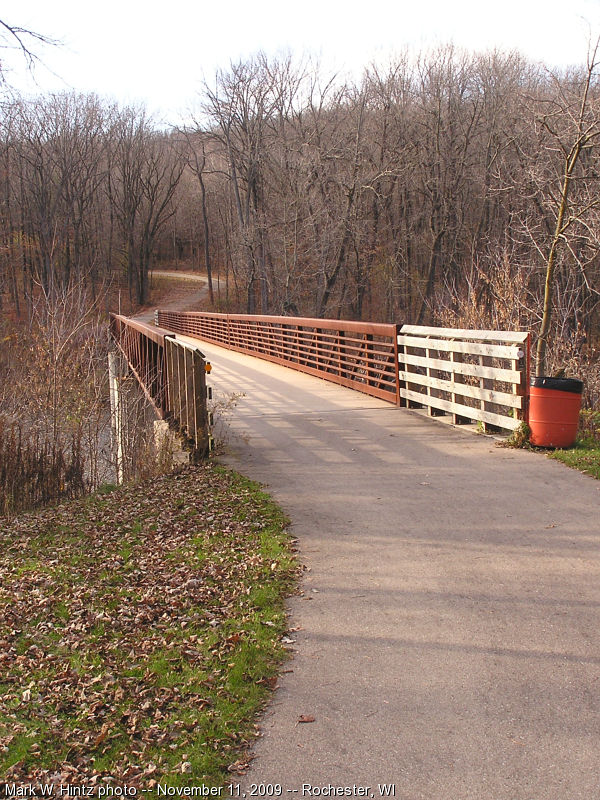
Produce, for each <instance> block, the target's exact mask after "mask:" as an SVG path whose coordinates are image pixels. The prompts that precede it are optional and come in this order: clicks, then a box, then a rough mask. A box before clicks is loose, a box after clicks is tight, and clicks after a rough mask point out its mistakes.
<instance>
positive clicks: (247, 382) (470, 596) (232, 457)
mask: <svg viewBox="0 0 600 800" xmlns="http://www.w3.org/2000/svg"><path fill="white" fill-rule="evenodd" d="M200 347H201V349H202V350H203V352H204V353H205V354H206V356H207V358H209V360H210V361H211V362H212V364H213V371H212V373H211V376H210V382H211V383H212V385H213V387H214V392H215V397H216V405H217V406H218V407H219V408H220V409H221V411H222V415H223V417H224V418H225V422H223V421H221V423H220V424H221V426H222V429H221V432H220V434H219V435H220V437H221V438H223V439H224V440H225V442H226V456H225V460H226V461H227V462H228V463H229V464H231V465H232V466H234V467H236V468H237V469H238V470H240V471H242V472H243V473H245V474H247V475H249V476H250V477H252V478H254V479H257V480H259V481H261V482H263V483H265V484H266V486H267V487H268V491H269V492H270V493H271V494H272V496H273V497H274V498H275V499H276V500H277V501H278V502H279V503H280V504H281V506H282V507H283V508H284V509H285V511H286V512H287V513H288V514H289V516H290V518H291V520H292V533H293V535H294V536H295V537H296V538H297V539H298V542H299V548H300V559H301V561H302V563H303V564H304V565H305V567H306V570H305V573H304V579H303V582H302V594H301V595H300V596H298V597H294V598H292V600H291V602H290V628H291V632H290V634H289V638H290V639H291V640H293V641H292V642H290V643H289V647H290V650H291V651H292V654H293V657H292V659H291V660H290V661H289V663H288V664H287V668H286V671H285V673H284V674H283V675H282V677H281V679H280V681H279V686H278V688H277V690H276V691H275V694H274V696H273V700H272V702H271V703H270V705H269V708H268V710H267V712H266V714H265V716H264V719H263V720H262V724H261V737H260V738H259V739H257V742H256V746H255V749H254V751H253V756H254V760H253V761H252V766H251V768H250V770H249V771H248V773H247V775H246V776H245V777H244V778H243V779H242V780H241V784H240V787H239V792H240V793H241V794H244V793H245V794H246V796H247V797H250V796H255V797H266V796H278V795H279V796H282V797H291V798H294V797H310V796H313V797H314V796H366V797H380V796H385V793H386V791H389V792H390V796H394V797H395V798H401V799H405V800H418V799H419V798H426V799H427V800H466V799H467V798H473V800H578V799H579V798H580V799H581V800H593V798H598V797H600V746H599V745H600V738H599V734H600V713H599V712H600V625H599V621H600V617H599V613H598V611H599V604H600V547H599V545H600V530H599V514H598V509H599V501H600V494H599V491H600V483H598V482H597V481H594V480H593V479H591V478H589V477H587V476H585V475H582V474H580V473H577V472H574V471H571V470H569V469H568V468H566V467H564V466H563V465H561V464H559V463H557V462H554V461H551V460H550V459H548V458H546V457H545V456H544V455H542V454H537V453H531V452H525V451H520V450H508V449H504V448H500V447H498V446H497V443H496V442H495V441H494V440H492V439H490V438H489V437H484V436H477V435H474V434H472V433H466V432H464V431H461V430H460V429H456V428H452V427H450V426H445V425H442V424H440V423H439V422H436V421H434V420H429V419H427V418H423V417H421V416H419V415H417V414H415V413H413V412H410V411H407V410H404V409H397V408H395V407H393V406H390V405H389V404H387V403H384V402H382V401H379V400H375V399H372V398H369V397H367V396H365V395H362V394H360V393H357V392H353V391H351V390H348V389H344V388H340V387H338V386H335V385H334V384H329V383H326V382H324V381H321V380H319V379H317V378H312V377H310V376H306V375H303V374H301V373H297V372H294V371H292V370H289V369H285V368H283V367H278V366H274V365H272V364H269V363H267V362H264V361H260V360H257V359H253V358H249V357H246V356H243V355H240V354H237V353H233V352H230V351H227V350H224V349H222V348H218V347H215V346H213V345H209V344H207V343H204V342H202V343H201V344H200ZM302 717H304V718H308V719H310V718H314V721H313V722H301V721H300V720H301V718H302ZM236 780H237V779H236ZM234 783H235V781H234ZM272 784H277V785H279V786H280V787H281V788H280V789H277V788H276V787H275V788H269V785H272ZM384 784H385V785H387V786H389V785H390V784H392V785H393V787H394V788H393V792H394V794H393V795H392V794H391V792H392V790H391V789H383V788H382V789H380V788H379V787H380V785H384ZM255 787H257V788H255ZM261 787H262V788H261ZM307 787H310V788H307ZM365 787H368V788H365ZM237 791H238V789H235V788H234V793H237ZM279 792H281V794H279Z"/></svg>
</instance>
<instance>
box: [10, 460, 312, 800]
mask: <svg viewBox="0 0 600 800" xmlns="http://www.w3.org/2000/svg"><path fill="white" fill-rule="evenodd" d="M286 524H287V520H286V518H285V516H284V515H283V513H282V512H281V510H280V509H279V508H278V507H277V506H276V505H275V504H274V503H273V502H272V501H271V500H270V498H268V496H267V495H265V494H264V493H263V492H261V491H260V489H259V487H258V486H257V485H256V484H254V483H252V482H251V481H248V480H247V479H245V478H243V477H242V476H239V475H237V474H236V473H233V472H231V471H228V470H225V469H223V468H221V467H219V466H217V465H215V464H212V463H207V464H203V465H200V466H197V467H189V468H187V467H186V468H185V469H183V470H181V471H180V472H178V473H175V474H172V475H169V476H164V477H161V478H158V479H153V481H152V482H149V483H146V484H142V485H139V486H134V487H124V488H119V489H115V490H114V491H108V492H106V493H98V494H96V495H93V496H91V497H88V498H86V499H84V500H80V501H74V502H69V503H64V504H62V505H58V506H55V507H52V508H48V509H45V510H42V511H38V512H35V513H28V514H23V515H21V516H19V517H18V518H16V519H14V520H11V521H4V522H0V574H1V578H2V580H1V585H0V775H2V777H3V780H6V781H13V782H23V783H33V784H35V783H49V782H54V783H62V784H65V783H66V784H72V785H79V784H81V785H83V784H85V785H92V786H93V785H101V784H102V785H105V784H111V782H112V783H113V784H114V785H120V784H126V785H128V786H131V787H136V788H138V789H152V788H153V787H154V786H156V784H157V783H166V784H167V785H168V786H187V785H194V784H197V783H198V782H203V783H207V784H210V785H214V786H217V785H222V784H223V783H224V782H225V781H226V780H227V776H229V777H230V775H231V772H241V771H243V769H244V767H245V765H246V764H247V758H246V757H245V756H244V751H245V748H246V746H247V745H248V743H249V742H250V741H251V740H252V739H253V737H255V736H256V735H257V727H256V724H255V720H256V713H257V711H258V710H259V709H260V708H261V707H262V706H263V705H264V702H265V700H266V697H267V696H268V693H269V691H270V690H272V688H273V686H274V685H275V681H276V675H277V671H278V668H279V666H280V664H281V663H282V661H283V660H284V659H285V657H286V652H287V651H286V649H285V648H284V647H283V645H282V641H281V640H282V636H283V634H284V633H285V632H286V616H285V608H284V598H285V596H286V595H287V594H289V593H290V591H291V590H292V588H293V586H294V582H295V578H296V572H297V568H296V564H295V560H294V556H293V552H292V551H293V545H292V543H291V539H290V537H289V535H288V534H287V533H286V530H285V528H286Z"/></svg>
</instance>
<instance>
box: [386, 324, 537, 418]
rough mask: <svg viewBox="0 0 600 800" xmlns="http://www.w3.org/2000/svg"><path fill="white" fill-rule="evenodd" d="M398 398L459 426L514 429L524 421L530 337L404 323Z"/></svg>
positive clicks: (518, 334)
mask: <svg viewBox="0 0 600 800" xmlns="http://www.w3.org/2000/svg"><path fill="white" fill-rule="evenodd" d="M398 360H399V380H400V390H399V392H400V399H401V402H404V403H405V404H406V405H408V406H410V407H415V406H425V407H426V408H427V410H428V413H429V414H430V415H431V416H438V415H442V414H451V415H452V421H453V422H454V423H455V424H460V423H465V422H473V421H479V422H481V423H482V424H483V427H484V429H485V430H490V429H493V428H503V429H507V430H515V429H516V428H518V427H519V425H520V424H521V422H522V421H523V420H525V419H526V402H527V390H528V384H529V334H528V333H519V332H511V331H478V330H461V329H452V328H428V327H422V326H419V325H403V326H402V328H401V329H400V333H399V336H398Z"/></svg>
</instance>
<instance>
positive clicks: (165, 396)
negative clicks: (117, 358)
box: [110, 314, 211, 455]
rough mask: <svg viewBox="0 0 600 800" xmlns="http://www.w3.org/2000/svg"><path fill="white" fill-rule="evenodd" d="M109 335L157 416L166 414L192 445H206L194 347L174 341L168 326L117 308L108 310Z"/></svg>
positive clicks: (203, 393)
mask: <svg viewBox="0 0 600 800" xmlns="http://www.w3.org/2000/svg"><path fill="white" fill-rule="evenodd" d="M110 332H111V336H112V339H113V341H114V342H115V344H116V345H117V347H118V348H119V350H120V351H121V353H122V354H123V356H124V357H125V359H126V360H127V364H128V366H129V369H130V370H131V371H132V372H133V374H134V375H135V377H136V378H137V380H138V382H139V384H140V386H141V387H142V389H143V391H144V393H145V394H146V397H147V398H148V400H149V401H150V402H151V403H152V405H153V406H154V408H155V410H156V412H157V414H158V416H159V417H160V418H161V419H168V420H169V421H170V422H171V423H173V424H174V425H175V426H176V427H177V428H178V429H179V431H180V432H181V433H182V434H184V435H185V436H186V437H187V438H188V440H189V441H190V443H192V444H193V446H194V447H195V453H196V455H198V454H200V455H202V454H205V453H207V452H208V451H209V449H210V446H211V437H210V424H209V415H208V411H207V407H206V401H207V397H208V391H207V388H206V373H205V369H206V362H205V360H204V355H203V354H202V353H201V352H200V350H199V349H198V348H197V347H191V346H190V345H189V344H187V343H185V342H179V341H176V339H175V336H174V335H173V332H172V331H167V330H164V329H163V328H158V327H154V326H152V325H146V324H144V323H143V322H138V321H137V320H134V319H129V318H128V317H123V316H120V315H119V314H111V315H110Z"/></svg>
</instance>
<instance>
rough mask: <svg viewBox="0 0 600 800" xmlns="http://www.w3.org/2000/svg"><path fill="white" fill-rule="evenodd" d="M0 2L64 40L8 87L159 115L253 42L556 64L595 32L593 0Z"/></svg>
mask: <svg viewBox="0 0 600 800" xmlns="http://www.w3.org/2000/svg"><path fill="white" fill-rule="evenodd" d="M1 9H2V10H1V11H0V18H1V19H2V20H3V21H4V22H7V23H9V24H11V25H19V26H22V27H29V28H31V29H33V30H36V31H38V32H40V33H44V34H46V35H49V36H53V37H56V38H59V39H61V40H62V42H63V46H62V47H61V48H59V49H56V50H52V49H47V48H46V49H45V50H44V52H43V53H42V55H43V59H44V61H45V63H46V64H47V65H48V67H50V69H51V70H52V72H53V73H55V74H54V75H53V74H51V72H49V71H48V70H46V69H44V68H41V67H39V68H38V69H37V70H36V80H37V87H36V86H35V85H32V84H31V82H30V81H29V82H26V78H25V75H26V70H25V68H24V65H23V63H22V60H16V59H15V55H14V54H12V57H10V59H9V66H11V67H12V74H11V75H10V76H9V78H10V80H11V82H12V83H13V85H15V86H18V88H20V89H21V90H25V91H37V92H38V93H39V92H45V91H55V90H57V89H61V88H62V89H77V90H81V91H84V92H90V91H93V92H97V93H99V94H100V95H102V96H106V97H110V98H114V99H117V100H120V101H123V102H137V101H142V102H144V103H145V104H146V105H147V106H148V108H149V109H150V110H151V111H152V112H154V113H157V114H158V115H159V116H160V117H161V118H162V119H163V120H164V121H165V122H168V123H177V122H178V121H179V119H180V118H181V116H182V115H183V116H185V115H186V111H187V109H189V108H190V106H192V105H193V104H194V101H195V98H196V97H197V95H198V91H199V87H200V84H201V81H202V78H203V77H206V78H207V79H208V80H209V81H210V80H211V78H213V77H214V74H215V71H216V70H217V69H219V68H227V67H228V65H229V63H230V62H231V61H237V60H239V59H240V58H244V57H247V56H249V55H252V54H253V53H255V52H257V51H258V50H264V51H265V52H267V53H269V54H276V53H278V52H279V53H281V52H284V51H288V50H289V51H291V52H293V53H295V54H298V55H301V54H307V53H311V54H315V55H318V56H320V57H321V61H322V62H323V64H324V65H325V66H327V68H328V69H336V70H338V71H341V72H350V73H354V74H360V70H361V67H362V66H364V65H366V64H367V63H368V62H370V61H371V60H378V61H381V60H385V59H386V58H387V57H388V56H389V54H390V53H391V52H393V51H394V50H400V49H402V48H404V47H405V46H409V47H410V48H413V49H415V50H418V49H422V48H426V47H429V46H432V45H435V44H438V43H441V42H448V41H453V42H454V43H455V44H458V45H461V46H464V47H466V48H468V49H470V50H481V49H488V48H492V47H502V48H506V49H512V48H517V49H519V50H521V51H522V52H523V53H524V54H525V55H527V56H529V57H530V58H532V59H534V60H536V61H537V60H541V61H544V62H545V63H547V64H548V65H554V66H556V65H558V66H564V65H567V64H575V63H581V62H583V61H584V60H585V56H586V52H587V44H588V40H589V36H590V30H591V32H592V35H593V34H595V35H596V36H597V35H598V34H599V33H600V0H494V1H493V2H490V0H487V2H486V0H454V2H452V0H409V1H408V2H407V1H406V0H395V1H394V0H363V2H361V3H353V2H352V0H301V2H289V0H287V2H286V0H254V1H252V0H247V2H242V1H241V0H224V1H223V0H222V1H221V2H219V0H211V2H210V3H208V2H206V1H205V0H200V1H198V2H193V3H192V2H188V1H187V0H179V1H178V2H171V3H169V2H166V1H165V0H161V1H160V2H155V0H144V2H142V1H141V0H103V2H90V1H89V0H3V2H2V6H1ZM9 55H10V54H7V53H6V52H4V53H2V54H1V57H2V58H3V61H4V62H5V63H6V61H7V57H8V56H9Z"/></svg>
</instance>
